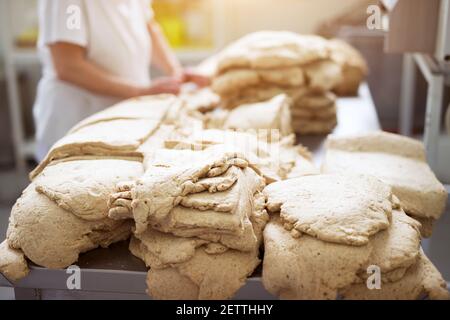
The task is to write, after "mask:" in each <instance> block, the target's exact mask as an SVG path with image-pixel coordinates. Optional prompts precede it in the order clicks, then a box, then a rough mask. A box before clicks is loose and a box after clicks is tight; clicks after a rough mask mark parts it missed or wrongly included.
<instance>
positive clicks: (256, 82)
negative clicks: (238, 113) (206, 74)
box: [211, 67, 305, 96]
mask: <svg viewBox="0 0 450 320" xmlns="http://www.w3.org/2000/svg"><path fill="white" fill-rule="evenodd" d="M304 84H305V76H304V73H303V70H302V69H301V68H299V67H290V68H279V69H265V70H255V69H231V70H228V71H226V72H225V73H223V74H221V75H218V76H217V77H215V78H214V79H213V82H212V84H211V88H212V89H213V90H214V91H215V92H217V93H218V94H220V95H221V96H227V95H228V94H233V93H234V92H236V91H239V90H241V89H244V88H247V87H253V86H261V85H275V86H281V87H301V86H303V85H304Z"/></svg>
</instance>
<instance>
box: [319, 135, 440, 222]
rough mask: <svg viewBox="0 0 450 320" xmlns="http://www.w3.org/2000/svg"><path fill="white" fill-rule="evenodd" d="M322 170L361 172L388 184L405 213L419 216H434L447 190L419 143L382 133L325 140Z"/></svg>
mask: <svg viewBox="0 0 450 320" xmlns="http://www.w3.org/2000/svg"><path fill="white" fill-rule="evenodd" d="M322 171H323V172H325V173H337V172H339V173H342V172H353V173H364V174H369V175H372V176H375V177H377V178H379V179H380V180H382V181H384V182H385V183H387V184H389V185H390V186H391V187H392V191H393V193H394V194H395V195H396V196H397V197H398V198H399V200H400V202H401V204H402V207H403V208H404V210H405V212H406V213H407V214H409V215H411V216H415V217H419V218H427V219H428V218H431V219H438V218H439V217H440V216H441V214H442V212H443V211H444V208H445V204H446V200H447V192H446V190H445V188H444V186H443V185H442V184H441V183H440V182H439V181H438V180H437V178H436V176H435V175H434V173H433V172H432V171H431V169H430V167H429V166H428V164H427V163H426V160H425V150H424V147H423V145H422V144H421V143H420V142H419V141H416V140H413V139H410V138H407V137H403V136H399V135H395V134H392V133H386V132H377V133H372V134H366V135H359V136H354V137H348V138H345V137H343V138H338V137H333V136H330V137H329V138H328V140H327V151H326V155H325V161H324V164H323V165H322Z"/></svg>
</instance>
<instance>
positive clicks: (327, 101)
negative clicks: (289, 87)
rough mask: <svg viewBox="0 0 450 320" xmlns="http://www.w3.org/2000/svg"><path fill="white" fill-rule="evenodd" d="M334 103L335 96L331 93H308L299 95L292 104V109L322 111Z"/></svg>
mask: <svg viewBox="0 0 450 320" xmlns="http://www.w3.org/2000/svg"><path fill="white" fill-rule="evenodd" d="M335 103H336V96H335V95H334V94H333V93H331V92H325V93H320V94H319V93H317V92H310V93H307V94H303V95H300V96H299V97H298V98H297V99H296V100H295V103H294V106H293V109H313V110H318V109H320V110H323V109H327V108H329V107H331V106H333V105H334V104H335Z"/></svg>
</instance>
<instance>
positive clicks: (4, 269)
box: [0, 240, 30, 282]
mask: <svg viewBox="0 0 450 320" xmlns="http://www.w3.org/2000/svg"><path fill="white" fill-rule="evenodd" d="M29 272H30V270H29V269H28V264H27V261H26V260H25V256H24V254H23V252H22V251H20V250H16V249H12V248H10V247H9V245H8V243H7V241H6V240H5V241H3V242H2V243H1V244H0V273H1V274H2V275H4V276H5V277H6V279H8V280H9V281H11V282H16V281H19V280H20V279H22V278H25V277H26V276H27V275H28V273H29Z"/></svg>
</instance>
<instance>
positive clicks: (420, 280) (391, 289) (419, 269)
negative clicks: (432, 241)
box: [340, 250, 450, 300]
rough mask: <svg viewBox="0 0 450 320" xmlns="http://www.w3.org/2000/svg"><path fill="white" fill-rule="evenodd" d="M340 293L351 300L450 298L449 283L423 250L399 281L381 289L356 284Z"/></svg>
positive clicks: (382, 286) (385, 284)
mask: <svg viewBox="0 0 450 320" xmlns="http://www.w3.org/2000/svg"><path fill="white" fill-rule="evenodd" d="M340 294H341V296H342V297H343V298H344V299H349V300H418V299H423V298H425V297H427V298H429V299H431V300H448V299H450V296H449V292H448V290H447V283H446V282H445V280H444V279H443V278H442V276H441V274H440V273H439V271H438V270H437V269H436V267H435V266H434V265H433V264H432V263H431V261H430V260H429V259H428V258H427V257H426V256H425V254H424V253H423V251H422V250H421V251H420V254H419V258H418V260H417V263H415V264H414V265H413V266H412V267H410V268H409V269H408V271H407V272H406V274H405V275H404V277H403V278H401V279H400V280H399V281H395V282H390V283H383V284H382V285H381V289H379V290H376V289H373V290H369V289H368V288H367V286H366V284H365V283H363V284H355V285H351V286H349V287H347V288H345V289H343V290H342V291H341V292H340Z"/></svg>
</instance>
